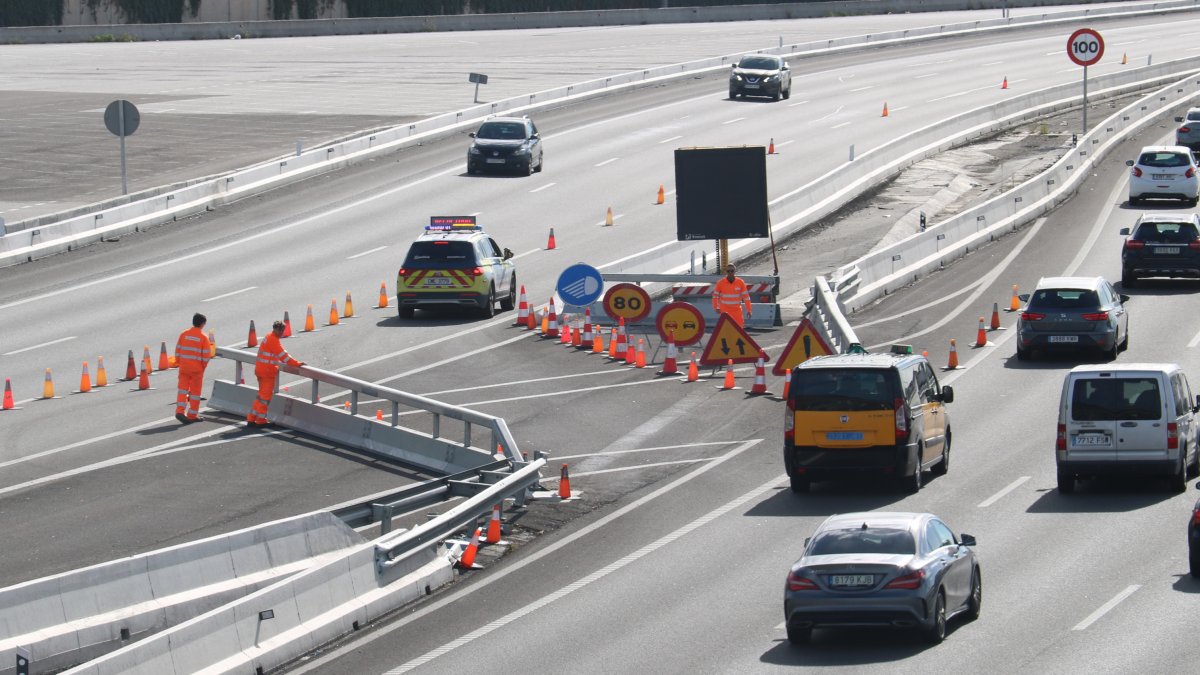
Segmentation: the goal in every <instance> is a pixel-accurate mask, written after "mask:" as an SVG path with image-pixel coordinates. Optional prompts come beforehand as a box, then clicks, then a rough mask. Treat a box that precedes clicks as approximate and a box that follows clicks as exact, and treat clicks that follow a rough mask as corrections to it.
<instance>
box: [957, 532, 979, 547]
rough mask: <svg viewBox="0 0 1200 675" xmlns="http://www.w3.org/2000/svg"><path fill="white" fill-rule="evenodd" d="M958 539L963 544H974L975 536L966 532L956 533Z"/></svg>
mask: <svg viewBox="0 0 1200 675" xmlns="http://www.w3.org/2000/svg"><path fill="white" fill-rule="evenodd" d="M958 539H959V541H961V542H962V545H963V546H974V545H975V537H973V536H971V535H969V534H967V533H966V532H963V533H962V534H960V535H958Z"/></svg>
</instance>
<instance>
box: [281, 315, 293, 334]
mask: <svg viewBox="0 0 1200 675" xmlns="http://www.w3.org/2000/svg"><path fill="white" fill-rule="evenodd" d="M283 337H285V338H290V337H292V317H290V316H288V313H287V310H286V309H285V310H283Z"/></svg>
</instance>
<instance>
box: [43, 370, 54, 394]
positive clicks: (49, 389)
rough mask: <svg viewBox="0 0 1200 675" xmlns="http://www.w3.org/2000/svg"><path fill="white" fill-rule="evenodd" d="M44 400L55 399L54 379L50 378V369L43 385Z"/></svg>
mask: <svg viewBox="0 0 1200 675" xmlns="http://www.w3.org/2000/svg"><path fill="white" fill-rule="evenodd" d="M42 398H54V378H53V377H50V369H49V368H47V369H46V381H45V382H44V383H42Z"/></svg>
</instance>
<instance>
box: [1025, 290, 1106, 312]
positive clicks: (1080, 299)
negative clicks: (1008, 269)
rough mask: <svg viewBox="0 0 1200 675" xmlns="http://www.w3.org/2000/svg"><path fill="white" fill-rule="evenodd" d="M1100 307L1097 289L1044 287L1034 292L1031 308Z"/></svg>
mask: <svg viewBox="0 0 1200 675" xmlns="http://www.w3.org/2000/svg"><path fill="white" fill-rule="evenodd" d="M1098 307H1100V297H1099V296H1098V295H1096V291H1087V290H1082V289H1071V288H1043V289H1041V290H1039V291H1036V292H1035V293H1034V294H1033V298H1032V299H1030V301H1029V308H1030V309H1072V310H1088V309H1096V308H1098Z"/></svg>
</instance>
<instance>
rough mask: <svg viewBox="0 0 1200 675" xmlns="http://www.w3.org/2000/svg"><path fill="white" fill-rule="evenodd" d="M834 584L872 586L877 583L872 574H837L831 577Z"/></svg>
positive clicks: (830, 581)
mask: <svg viewBox="0 0 1200 675" xmlns="http://www.w3.org/2000/svg"><path fill="white" fill-rule="evenodd" d="M829 583H831V584H833V585H834V586H870V585H871V584H873V583H875V576H874V575H871V574H835V575H833V576H832V577H830V579H829Z"/></svg>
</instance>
